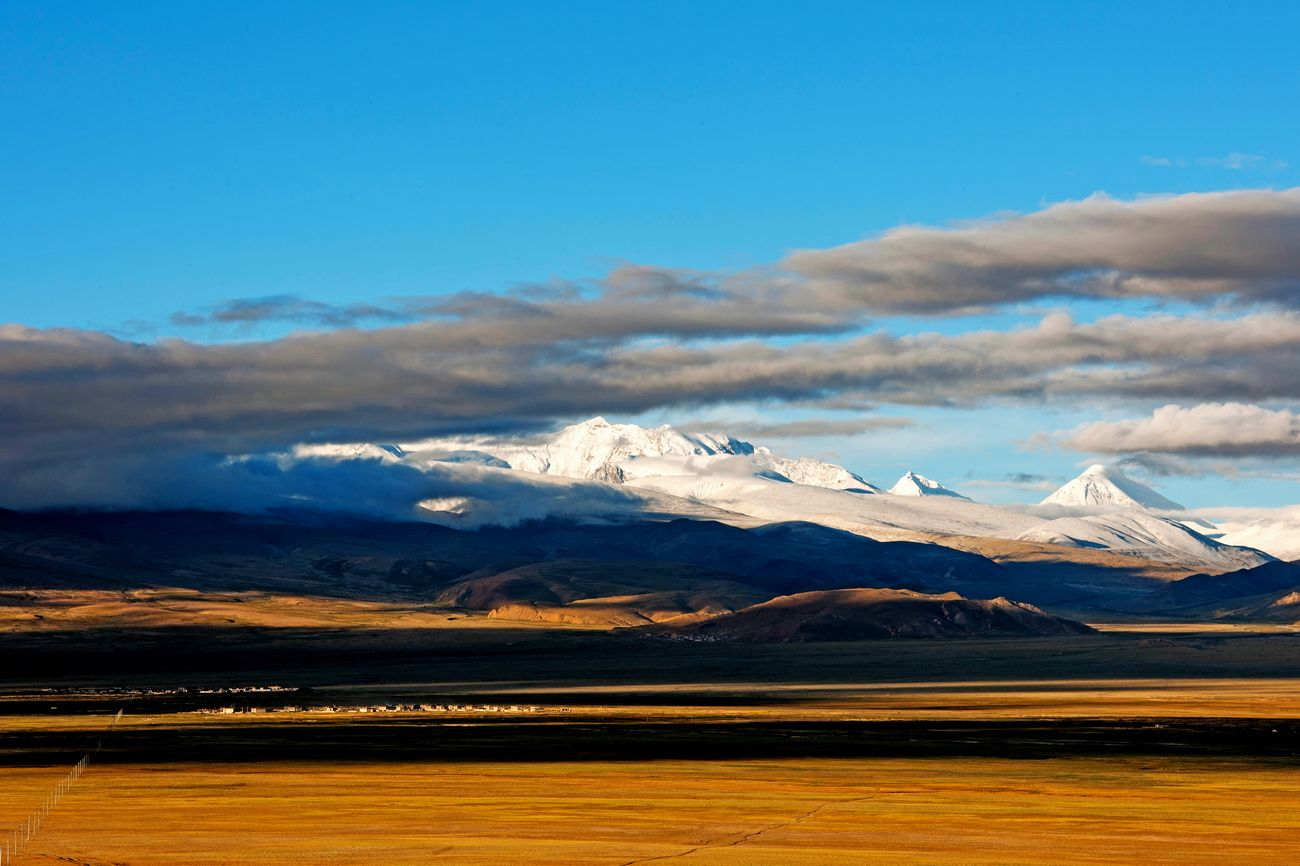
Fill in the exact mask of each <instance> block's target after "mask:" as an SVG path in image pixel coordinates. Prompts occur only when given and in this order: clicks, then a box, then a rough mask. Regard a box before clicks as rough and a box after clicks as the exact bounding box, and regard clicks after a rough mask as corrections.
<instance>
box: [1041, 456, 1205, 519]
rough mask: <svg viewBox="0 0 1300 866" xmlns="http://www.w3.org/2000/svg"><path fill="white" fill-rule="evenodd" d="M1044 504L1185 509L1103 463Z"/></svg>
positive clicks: (1056, 493)
mask: <svg viewBox="0 0 1300 866" xmlns="http://www.w3.org/2000/svg"><path fill="white" fill-rule="evenodd" d="M1040 504H1042V505H1063V506H1066V507H1070V508H1099V507H1101V508H1133V509H1138V510H1141V511H1182V510H1183V506H1182V505H1179V504H1178V503H1177V502H1174V501H1173V500H1172V499H1168V498H1166V497H1164V496H1161V495H1160V494H1159V493H1157V492H1156V491H1154V490H1152V489H1151V488H1150V487H1148V486H1146V485H1145V484H1143V483H1142V482H1140V481H1134V480H1133V479H1132V478H1129V477H1128V476H1127V475H1125V474H1124V473H1122V472H1119V471H1118V470H1115V469H1111V468H1110V467H1108V466H1106V465H1104V464H1102V463H1094V464H1092V465H1091V466H1089V467H1088V468H1087V469H1085V470H1083V472H1081V473H1079V476H1078V477H1077V478H1074V479H1073V480H1071V481H1068V482H1066V483H1065V484H1064V485H1062V486H1061V487H1060V488H1059V489H1058V490H1057V491H1056V492H1055V493H1053V494H1052V495H1051V496H1048V497H1047V498H1046V499H1044V500H1043V501H1042V502H1041V503H1040Z"/></svg>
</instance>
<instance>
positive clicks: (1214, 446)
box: [1065, 403, 1300, 457]
mask: <svg viewBox="0 0 1300 866" xmlns="http://www.w3.org/2000/svg"><path fill="white" fill-rule="evenodd" d="M1065 445H1066V446H1067V447H1069V448H1073V449H1075V450H1078V451H1088V452H1094V453H1144V452H1145V453H1156V454H1185V455H1196V456H1217V457H1226V456H1275V455H1295V454H1300V416H1297V415H1296V414H1295V413H1293V412H1289V411H1287V410H1282V409H1266V408H1264V407H1262V406H1255V405H1252V404H1248V403H1202V404H1200V405H1198V406H1191V407H1188V408H1183V407H1182V406H1177V405H1173V404H1171V405H1168V406H1163V407H1161V408H1159V409H1156V410H1155V411H1154V412H1153V413H1152V414H1151V416H1150V417H1149V418H1135V419H1130V420H1123V421H1096V422H1093V423H1091V424H1085V425H1083V426H1081V427H1078V428H1076V429H1075V430H1073V431H1072V432H1070V433H1069V435H1068V436H1067V438H1066V439H1065Z"/></svg>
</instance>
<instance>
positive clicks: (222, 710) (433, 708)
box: [193, 704, 570, 716]
mask: <svg viewBox="0 0 1300 866" xmlns="http://www.w3.org/2000/svg"><path fill="white" fill-rule="evenodd" d="M193 712H196V713H200V714H203V715H218V716H229V715H246V714H263V713H545V712H559V713H567V712H570V709H569V708H568V707H542V706H537V705H536V704H360V705H356V706H343V705H339V704H325V705H322V706H283V707H255V706H228V707H211V708H204V709H199V710H194V711H193Z"/></svg>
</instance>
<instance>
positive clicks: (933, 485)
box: [889, 470, 970, 501]
mask: <svg viewBox="0 0 1300 866" xmlns="http://www.w3.org/2000/svg"><path fill="white" fill-rule="evenodd" d="M889 492H890V493H892V494H894V495H895V496H951V497H954V498H956V499H965V500H967V501H970V497H968V496H962V495H961V494H960V493H958V492H957V491H955V490H949V489H948V488H947V487H944V486H943V485H942V484H940V483H939V482H938V481H932V480H930V479H929V478H926V477H925V476H924V475H917V474H916V473H915V472H912V471H910V470H909V471H907V472H906V473H904V474H903V477H902V478H900V479H898V481H897V482H896V483H895V484H894V486H893V487H891V488H889Z"/></svg>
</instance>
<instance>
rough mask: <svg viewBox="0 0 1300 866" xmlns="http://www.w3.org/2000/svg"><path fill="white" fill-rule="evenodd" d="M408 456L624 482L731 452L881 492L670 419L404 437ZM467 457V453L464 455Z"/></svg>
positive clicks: (767, 469) (715, 462)
mask: <svg viewBox="0 0 1300 866" xmlns="http://www.w3.org/2000/svg"><path fill="white" fill-rule="evenodd" d="M401 450H402V451H403V453H404V454H405V455H406V458H405V459H406V460H407V461H408V462H411V463H413V464H416V465H427V464H428V463H429V462H446V459H447V455H449V454H458V455H467V454H480V455H483V456H484V457H486V458H491V459H492V460H494V461H497V463H495V464H493V465H500V464H505V466H507V467H508V468H510V469H515V470H518V471H521V472H532V473H536V474H538V475H560V476H564V477H567V478H585V479H589V480H593V481H606V482H610V483H614V484H619V483H623V482H625V481H627V480H628V479H629V478H632V477H644V476H646V475H665V474H667V475H678V474H701V473H707V472H709V471H710V470H711V469H715V468H717V467H719V466H721V465H724V464H733V463H735V461H734V460H731V459H730V458H749V459H748V460H747V461H745V463H744V465H745V466H747V467H749V468H750V471H751V472H752V473H757V474H761V475H763V476H765V477H773V476H774V475H775V476H779V477H780V478H779V480H783V481H790V482H793V483H795V484H804V485H809V486H813V487H826V488H829V489H832V490H849V491H853V492H855V493H878V492H879V490H878V488H876V487H875V486H873V485H871V484H870V483H868V482H867V481H866V480H864V479H863V478H862V477H861V476H858V475H856V474H854V473H852V472H850V471H848V470H847V469H845V468H844V467H842V466H837V465H835V464H834V463H825V462H823V461H821V460H814V459H812V458H807V457H801V458H790V457H780V456H778V455H775V454H773V453H772V452H771V451H769V450H768V449H767V448H763V447H756V446H754V445H752V444H750V443H749V442H745V441H743V440H740V439H737V438H735V437H733V436H728V435H726V434H722V433H684V432H682V431H680V430H677V429H676V428H675V427H671V426H669V425H667V424H665V425H663V426H662V427H650V428H647V427H639V426H637V425H635V424H611V423H609V422H608V421H606V420H605V419H604V418H592V419H590V420H588V421H583V422H581V423H579V424H573V425H571V426H568V427H565V428H563V429H562V430H560V431H559V432H557V433H555V434H553V435H551V436H546V437H541V438H539V439H536V440H534V441H529V442H520V441H518V440H510V439H489V438H473V439H431V440H427V441H424V442H415V443H410V444H404V445H402V446H401ZM462 462H464V458H463V456H462Z"/></svg>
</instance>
